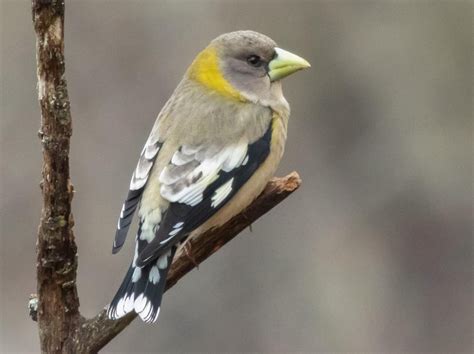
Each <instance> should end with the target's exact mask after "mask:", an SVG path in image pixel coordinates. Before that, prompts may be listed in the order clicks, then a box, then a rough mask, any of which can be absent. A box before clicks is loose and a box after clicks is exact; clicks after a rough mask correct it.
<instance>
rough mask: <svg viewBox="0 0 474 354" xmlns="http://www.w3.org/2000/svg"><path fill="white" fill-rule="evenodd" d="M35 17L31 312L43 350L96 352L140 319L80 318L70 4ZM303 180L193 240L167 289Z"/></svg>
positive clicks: (48, 4) (45, 1)
mask: <svg viewBox="0 0 474 354" xmlns="http://www.w3.org/2000/svg"><path fill="white" fill-rule="evenodd" d="M32 12H33V24H34V28H35V32H36V57H37V74H38V99H39V103H40V107H41V128H40V131H39V137H40V139H41V142H42V147H43V171H42V173H43V180H42V182H41V188H42V192H43V207H42V213H41V222H40V226H39V230H38V239H37V283H38V285H37V292H38V295H37V299H31V300H30V312H31V315H32V317H33V318H34V317H37V320H38V328H39V333H40V343H41V351H42V352H43V353H94V352H97V351H99V350H100V349H101V348H103V347H104V346H105V345H106V344H107V343H108V342H110V341H111V340H112V339H113V338H114V337H115V336H116V335H117V334H119V333H120V332H121V331H122V330H123V329H124V328H125V327H126V326H127V325H128V324H130V322H132V321H133V319H134V318H135V316H134V315H128V316H126V317H124V318H122V319H120V320H117V321H112V320H109V319H107V318H106V316H105V310H102V311H101V312H100V313H99V314H98V315H97V316H95V317H94V318H92V319H89V320H86V319H84V318H83V317H82V316H81V315H80V313H79V297H78V295H77V290H76V269H77V248H76V244H75V242H74V235H73V232H72V228H73V225H74V222H73V218H72V213H71V200H72V196H73V188H72V185H71V183H70V180H69V141H70V137H71V134H72V120H71V112H70V108H69V107H70V102H69V97H68V92H67V85H66V79H65V66H64V0H32ZM300 183H301V180H300V178H299V176H298V174H297V173H296V172H293V173H291V174H289V175H288V176H286V177H283V178H274V179H273V180H272V181H270V182H269V183H268V185H267V187H266V189H265V190H264V192H263V193H262V194H261V195H260V196H259V197H258V198H257V199H256V200H255V201H254V202H253V203H252V204H251V205H250V206H249V207H248V208H247V209H246V210H245V211H243V212H242V213H240V214H239V215H237V216H235V217H234V218H233V219H231V220H230V221H229V222H227V223H226V224H225V225H223V226H221V227H219V228H216V229H213V230H210V231H207V232H205V233H204V234H201V235H198V236H196V237H195V238H194V239H192V240H189V242H188V245H189V247H188V248H187V250H183V249H182V250H180V251H179V253H178V254H177V255H176V256H175V260H174V262H173V264H172V266H171V269H170V272H169V274H168V279H167V284H166V286H167V289H169V288H171V287H172V286H173V285H174V284H176V283H177V282H178V280H179V279H181V278H182V277H183V276H184V275H186V273H188V272H189V271H191V270H192V269H193V268H194V267H195V266H196V265H197V264H199V263H201V262H203V261H204V260H205V259H206V258H208V257H209V256H210V255H212V254H213V253H215V252H216V251H217V250H219V249H220V248H221V247H222V246H223V245H224V244H226V243H227V242H228V241H230V240H231V239H232V238H234V237H235V236H236V235H237V234H238V233H239V232H240V231H242V230H243V229H245V228H246V227H248V226H249V225H250V224H251V223H253V222H254V221H255V220H257V219H258V218H259V217H260V216H262V215H263V214H265V213H266V212H268V211H269V210H270V209H272V208H273V207H274V206H276V205H277V204H278V203H280V202H281V201H282V200H283V199H285V198H286V197H287V196H288V195H289V194H291V193H292V192H293V191H295V190H296V189H297V188H298V187H299V185H300Z"/></svg>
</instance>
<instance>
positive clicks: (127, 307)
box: [107, 247, 176, 323]
mask: <svg viewBox="0 0 474 354" xmlns="http://www.w3.org/2000/svg"><path fill="white" fill-rule="evenodd" d="M175 252H176V247H173V248H171V249H170V250H169V251H168V252H166V253H165V254H163V255H161V256H160V257H158V258H157V259H156V260H155V261H152V262H150V263H149V264H147V265H146V266H144V267H143V268H139V267H137V266H135V265H134V264H133V263H132V265H131V266H130V268H129V269H128V272H127V274H126V275H125V279H124V280H123V282H122V285H121V286H120V288H119V289H118V291H117V294H115V296H114V298H113V300H112V302H111V303H110V305H109V307H108V309H107V316H108V317H109V318H110V319H114V320H115V319H118V318H120V317H123V316H125V315H126V314H127V313H129V312H132V311H135V312H136V313H137V314H138V315H139V316H140V318H141V319H142V320H143V321H145V322H149V323H151V322H155V321H156V320H157V319H158V315H159V314H160V306H161V298H162V296H163V292H164V290H165V285H166V276H167V275H168V270H169V268H170V266H171V262H172V260H173V256H174V254H175Z"/></svg>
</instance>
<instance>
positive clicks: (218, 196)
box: [211, 177, 234, 208]
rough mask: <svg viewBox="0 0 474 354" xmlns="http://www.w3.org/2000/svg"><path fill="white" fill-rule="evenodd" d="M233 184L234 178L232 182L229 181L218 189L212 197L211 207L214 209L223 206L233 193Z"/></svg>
mask: <svg viewBox="0 0 474 354" xmlns="http://www.w3.org/2000/svg"><path fill="white" fill-rule="evenodd" d="M232 182H234V177H232V178H231V179H230V180H228V181H227V182H226V183H224V184H223V185H222V186H220V187H219V188H217V189H216V191H215V192H214V194H213V195H212V197H211V200H212V203H211V206H212V207H213V208H215V207H217V206H218V205H219V204H221V203H222V202H223V201H224V200H225V198H226V197H227V196H228V195H229V193H230V192H232Z"/></svg>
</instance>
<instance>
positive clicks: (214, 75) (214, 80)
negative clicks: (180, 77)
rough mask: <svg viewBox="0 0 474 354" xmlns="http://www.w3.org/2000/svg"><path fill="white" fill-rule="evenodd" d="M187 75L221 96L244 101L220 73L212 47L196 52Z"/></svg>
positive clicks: (214, 50) (215, 53)
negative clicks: (196, 54)
mask: <svg viewBox="0 0 474 354" xmlns="http://www.w3.org/2000/svg"><path fill="white" fill-rule="evenodd" d="M189 77H190V78H191V79H194V80H196V81H197V82H199V83H201V84H202V85H204V86H205V87H207V88H209V89H211V90H214V91H216V92H218V93H220V94H221V95H223V96H226V97H229V98H233V99H236V100H239V101H246V100H245V98H244V97H243V96H242V95H241V94H240V93H239V91H237V90H236V89H235V88H233V87H232V85H231V84H230V83H229V82H228V81H227V80H226V79H225V78H224V76H223V75H222V72H221V69H220V66H219V61H218V58H217V52H216V49H215V48H213V47H207V48H206V49H204V50H203V51H202V52H201V53H199V54H198V56H197V57H196V59H195V60H194V62H193V63H192V64H191V67H190V68H189Z"/></svg>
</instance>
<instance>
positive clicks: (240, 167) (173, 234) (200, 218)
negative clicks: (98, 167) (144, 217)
mask: <svg viewBox="0 0 474 354" xmlns="http://www.w3.org/2000/svg"><path fill="white" fill-rule="evenodd" d="M271 130H272V129H271V125H270V126H269V127H268V129H267V131H266V133H265V134H264V135H263V136H262V137H261V138H260V139H258V140H257V141H255V142H252V143H251V144H249V143H248V142H247V141H243V140H242V141H240V142H238V143H234V144H228V145H227V146H224V147H218V146H209V145H207V146H205V145H201V146H186V145H183V146H181V147H179V149H178V150H177V151H176V152H175V153H174V155H173V157H172V158H171V161H170V163H169V164H168V165H167V166H166V167H165V168H164V169H163V171H162V173H161V175H160V183H161V187H160V193H161V196H162V197H163V198H164V199H166V200H168V201H169V202H170V204H169V207H168V209H167V210H166V211H165V213H164V214H163V218H162V220H161V224H160V226H159V228H158V229H157V230H156V231H155V235H154V238H153V239H152V240H150V241H151V242H150V243H149V244H147V245H146V246H145V247H144V248H143V249H140V251H139V254H138V259H137V262H136V264H137V266H139V267H143V266H145V265H146V264H148V263H149V262H151V261H152V260H154V259H155V258H156V257H158V256H159V255H161V254H162V253H164V252H165V251H166V250H167V249H169V248H170V247H172V246H173V245H175V244H176V243H177V242H179V241H180V240H182V239H183V237H185V236H186V235H188V234H189V233H190V232H191V231H193V230H194V229H196V228H197V227H199V226H200V225H202V224H203V223H204V222H205V221H206V220H208V219H209V218H210V217H211V216H212V215H214V214H215V213H216V212H217V211H218V210H219V209H220V208H222V207H223V206H224V205H225V204H226V203H227V202H228V201H229V200H230V199H231V198H232V196H234V195H235V193H236V192H237V191H238V190H239V189H240V188H241V187H242V186H243V185H244V184H245V183H246V182H247V181H248V180H249V178H250V177H251V176H252V175H253V174H254V172H255V171H256V170H257V169H258V168H259V166H260V165H261V164H262V163H263V162H264V161H265V159H266V158H267V156H268V155H269V153H270V143H271V135H272V134H271Z"/></svg>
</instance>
